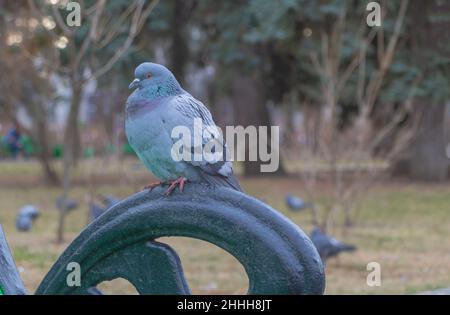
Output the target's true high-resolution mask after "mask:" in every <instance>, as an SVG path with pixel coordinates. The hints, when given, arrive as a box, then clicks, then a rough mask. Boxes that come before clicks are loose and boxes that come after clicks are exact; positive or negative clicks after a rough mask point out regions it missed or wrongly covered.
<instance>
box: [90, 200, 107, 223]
mask: <svg viewBox="0 0 450 315" xmlns="http://www.w3.org/2000/svg"><path fill="white" fill-rule="evenodd" d="M106 210H107V208H103V207H101V206H99V205H98V204H96V203H95V202H91V203H90V204H89V216H90V219H91V221H94V220H95V219H97V218H98V217H99V216H101V215H102V214H103V213H104V212H105V211H106Z"/></svg>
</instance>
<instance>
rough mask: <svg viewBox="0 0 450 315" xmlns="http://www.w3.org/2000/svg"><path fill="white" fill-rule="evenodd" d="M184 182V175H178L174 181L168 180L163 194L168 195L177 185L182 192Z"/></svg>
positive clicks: (185, 180) (185, 179)
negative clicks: (167, 185)
mask: <svg viewBox="0 0 450 315" xmlns="http://www.w3.org/2000/svg"><path fill="white" fill-rule="evenodd" d="M186 182H187V178H185V177H178V178H177V179H176V180H174V181H169V184H170V186H169V188H167V190H166V192H165V193H164V195H166V196H170V194H171V193H172V192H173V191H174V190H175V188H177V186H178V187H179V189H180V192H183V189H184V184H185V183H186Z"/></svg>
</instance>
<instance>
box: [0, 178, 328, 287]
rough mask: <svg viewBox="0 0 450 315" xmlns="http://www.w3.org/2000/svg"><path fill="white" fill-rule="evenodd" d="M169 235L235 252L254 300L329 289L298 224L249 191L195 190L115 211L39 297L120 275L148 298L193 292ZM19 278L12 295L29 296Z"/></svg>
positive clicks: (78, 243)
mask: <svg viewBox="0 0 450 315" xmlns="http://www.w3.org/2000/svg"><path fill="white" fill-rule="evenodd" d="M164 236H184V237H191V238H196V239H200V240H204V241H207V242H210V243H212V244H215V245H217V246H219V247H221V248H223V249H224V250H225V251H227V252H229V253H230V254H231V255H233V256H234V257H235V258H236V259H237V260H238V261H239V262H240V263H241V264H242V265H243V266H244V268H245V271H246V272H247V275H248V278H249V290H248V294H322V293H323V291H324V286H325V276H324V270H323V266H322V263H321V259H320V257H319V255H318V253H317V251H316V249H315V248H314V246H313V244H312V243H311V241H310V240H309V238H308V237H307V236H306V235H305V233H303V231H301V230H300V229H299V228H298V226H297V225H295V224H294V223H292V222H291V221H290V220H288V219H287V218H286V217H284V216H283V215H282V214H280V213H279V212H277V211H276V210H274V209H272V208H270V207H269V206H268V205H266V204H264V203H262V202H261V201H259V200H257V199H255V198H252V197H250V196H248V195H245V194H243V193H240V192H237V191H234V190H231V189H228V188H212V187H209V186H205V185H201V184H189V185H187V186H186V188H185V191H184V192H183V193H179V192H178V191H177V192H174V194H173V195H171V196H170V197H166V196H164V189H163V188H155V189H154V190H152V191H151V192H147V191H144V192H140V193H138V194H135V195H133V196H131V197H129V198H128V199H126V200H123V201H122V202H120V203H118V204H116V205H114V206H113V207H111V208H110V209H109V210H108V211H106V212H105V213H104V214H103V215H101V216H100V217H99V218H98V219H97V220H95V221H94V222H92V223H91V224H90V225H88V226H87V227H86V228H85V229H84V230H83V231H82V232H81V233H80V235H79V236H78V237H77V238H76V239H75V240H74V241H73V242H72V243H71V244H70V245H69V247H68V248H67V249H66V250H65V251H64V253H63V254H62V255H61V256H60V257H59V259H58V260H57V261H56V263H55V264H54V265H53V267H52V268H51V269H50V271H49V272H48V274H47V275H46V276H45V278H44V280H43V281H42V283H41V284H40V286H39V288H38V289H37V291H36V294H95V293H98V292H99V291H98V290H96V288H95V287H96V285H98V284H99V283H101V282H103V281H110V280H113V279H116V278H119V277H120V278H124V279H126V280H128V281H129V282H130V283H131V284H133V285H134V287H135V288H136V290H137V291H138V292H139V293H140V294H190V290H189V286H188V284H187V282H186V280H185V278H184V275H183V269H182V266H181V262H180V259H179V257H178V255H177V254H176V252H175V251H174V250H173V249H172V248H171V247H169V246H168V245H166V244H163V243H160V242H157V241H155V240H156V239H158V238H160V237H164ZM2 255H4V254H2ZM2 261H3V260H1V261H0V263H2ZM11 261H12V259H10V263H9V264H11ZM73 262H75V263H77V264H79V266H80V271H81V282H80V286H68V284H67V281H66V278H67V275H68V273H69V272H70V271H68V268H67V266H68V265H69V264H70V263H73ZM0 268H2V267H1V266H0ZM4 270H5V269H0V276H1V274H2V273H4ZM17 277H18V276H17ZM17 277H16V278H13V279H8V278H2V277H0V286H2V288H3V290H4V291H5V294H19V293H23V292H24V290H23V289H22V290H10V289H9V288H10V287H11V285H10V284H8V281H13V282H14V281H19V282H20V278H17ZM4 281H6V282H4ZM20 283H21V282H20ZM16 286H18V285H16ZM22 288H23V285H22Z"/></svg>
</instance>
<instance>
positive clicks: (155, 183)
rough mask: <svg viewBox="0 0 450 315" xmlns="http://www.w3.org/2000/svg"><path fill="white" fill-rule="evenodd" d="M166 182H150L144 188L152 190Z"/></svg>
mask: <svg viewBox="0 0 450 315" xmlns="http://www.w3.org/2000/svg"><path fill="white" fill-rule="evenodd" d="M164 184H165V182H154V183H150V184H148V185H146V186H144V189H148V190H152V189H153V188H155V187H158V186H162V185H164Z"/></svg>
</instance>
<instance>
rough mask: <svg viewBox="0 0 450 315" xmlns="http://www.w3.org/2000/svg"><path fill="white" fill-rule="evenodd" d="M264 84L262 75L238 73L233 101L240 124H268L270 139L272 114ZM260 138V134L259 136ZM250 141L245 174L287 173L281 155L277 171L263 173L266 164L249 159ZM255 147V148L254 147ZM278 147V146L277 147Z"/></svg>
mask: <svg viewBox="0 0 450 315" xmlns="http://www.w3.org/2000/svg"><path fill="white" fill-rule="evenodd" d="M262 87H263V84H262V82H261V76H260V75H258V74H257V73H252V74H242V73H241V74H240V75H236V76H235V78H234V79H233V84H232V93H231V94H232V101H233V106H234V113H235V120H236V122H237V124H238V125H241V126H243V127H244V128H245V127H248V126H255V127H256V128H258V127H259V126H267V127H268V129H267V130H268V132H269V134H268V139H270V136H271V134H270V125H271V123H270V115H269V111H268V109H267V107H266V104H265V97H264V92H263V88H262ZM258 138H259V136H258ZM267 145H268V148H267V152H271V150H272V148H270V140H269V141H268V144H267ZM249 149H250V146H249V145H248V143H247V144H246V148H245V156H246V161H245V162H244V175H245V176H260V175H285V174H286V172H285V170H284V167H283V163H282V160H281V157H280V161H279V167H278V169H277V170H276V171H275V172H272V173H262V172H261V165H263V164H266V163H265V162H262V161H260V160H259V159H258V160H257V161H249V159H248V157H249ZM254 149H255V148H254ZM276 149H278V148H276Z"/></svg>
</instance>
